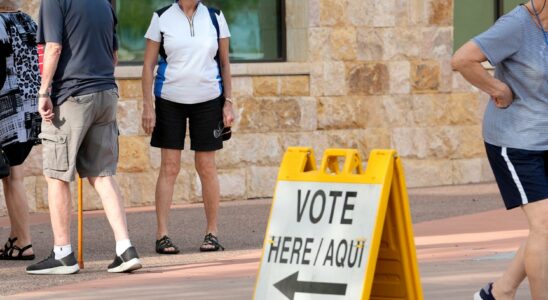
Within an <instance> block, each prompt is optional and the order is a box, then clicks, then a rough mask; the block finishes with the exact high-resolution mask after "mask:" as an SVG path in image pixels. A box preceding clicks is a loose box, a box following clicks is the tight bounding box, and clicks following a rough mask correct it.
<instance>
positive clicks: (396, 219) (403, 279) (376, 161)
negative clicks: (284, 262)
mask: <svg viewBox="0 0 548 300" xmlns="http://www.w3.org/2000/svg"><path fill="white" fill-rule="evenodd" d="M279 181H301V182H321V183H359V184H380V185H382V192H381V200H380V207H379V210H378V214H377V219H376V221H375V222H376V224H375V231H374V233H373V237H372V240H371V241H370V242H371V247H372V251H371V256H370V258H369V261H368V262H367V265H366V268H365V270H366V274H365V277H364V283H363V290H362V297H361V299H362V300H369V299H372V300H383V299H402V300H403V299H406V300H421V299H423V291H422V286H421V283H420V277H419V268H418V262H417V256H416V250H415V244H414V239H413V227H412V222H411V212H410V208H409V198H408V195H407V188H406V184H405V178H404V172H403V166H402V162H401V159H400V158H399V157H398V156H397V153H396V151H395V150H373V151H372V152H371V154H370V157H369V160H368V163H367V168H366V169H365V170H364V169H363V167H362V161H361V158H360V155H359V152H358V151H357V150H354V149H328V150H326V151H325V153H324V156H323V159H322V162H321V165H320V168H319V169H318V168H317V167H316V159H315V156H314V151H313V149H312V148H306V147H291V148H289V149H288V150H287V151H286V153H285V155H284V158H283V161H282V164H281V166H280V170H279V173H278V182H279ZM275 201H276V199H273V203H272V209H271V211H270V216H269V221H268V225H267V235H265V240H264V243H263V253H262V255H261V265H260V266H259V272H258V274H260V269H261V267H262V262H263V259H264V255H265V249H266V246H267V244H268V242H269V238H268V232H269V229H270V223H271V220H272V212H273V207H274V202H275ZM259 277H260V276H259V275H258V276H257V281H256V284H255V290H256V288H257V286H258V283H259V280H260V278H259ZM255 293H256V291H255ZM255 299H257V298H255Z"/></svg>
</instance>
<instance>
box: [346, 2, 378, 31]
mask: <svg viewBox="0 0 548 300" xmlns="http://www.w3.org/2000/svg"><path fill="white" fill-rule="evenodd" d="M375 3H376V1H375V0H350V1H348V9H347V14H348V23H349V24H351V25H353V26H356V27H365V26H371V25H372V24H373V18H371V17H370V16H373V15H374V14H375Z"/></svg>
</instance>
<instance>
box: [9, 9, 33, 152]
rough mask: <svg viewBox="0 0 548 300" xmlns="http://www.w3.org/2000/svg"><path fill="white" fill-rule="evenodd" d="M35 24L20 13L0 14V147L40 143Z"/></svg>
mask: <svg viewBox="0 0 548 300" xmlns="http://www.w3.org/2000/svg"><path fill="white" fill-rule="evenodd" d="M39 88H40V72H39V70H38V48H37V45H36V23H34V21H33V20H32V19H31V18H30V17H29V16H28V15H26V14H24V13H22V12H13V13H0V144H1V145H2V146H6V145H9V144H13V143H17V142H18V143H25V142H28V141H31V142H35V143H39V139H38V134H39V133H40V123H41V118H40V114H38V89H39Z"/></svg>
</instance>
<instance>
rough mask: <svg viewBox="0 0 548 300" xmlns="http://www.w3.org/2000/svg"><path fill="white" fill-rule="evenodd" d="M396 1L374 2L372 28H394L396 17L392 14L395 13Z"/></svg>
mask: <svg viewBox="0 0 548 300" xmlns="http://www.w3.org/2000/svg"><path fill="white" fill-rule="evenodd" d="M397 3H398V2H397V1H396V0H383V1H374V8H375V11H374V14H373V15H372V18H373V24H372V25H373V26H374V27H394V26H396V17H397V15H396V14H395V13H394V12H396V11H397V9H398V6H397Z"/></svg>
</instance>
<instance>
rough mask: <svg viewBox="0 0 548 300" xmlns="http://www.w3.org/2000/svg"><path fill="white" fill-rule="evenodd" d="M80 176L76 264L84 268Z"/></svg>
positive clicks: (79, 182)
mask: <svg viewBox="0 0 548 300" xmlns="http://www.w3.org/2000/svg"><path fill="white" fill-rule="evenodd" d="M82 192H83V186H82V178H80V176H78V258H77V260H78V266H80V269H83V268H84V213H83V210H84V204H83V202H84V201H83V198H84V197H83V193H82Z"/></svg>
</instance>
